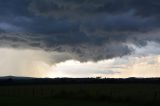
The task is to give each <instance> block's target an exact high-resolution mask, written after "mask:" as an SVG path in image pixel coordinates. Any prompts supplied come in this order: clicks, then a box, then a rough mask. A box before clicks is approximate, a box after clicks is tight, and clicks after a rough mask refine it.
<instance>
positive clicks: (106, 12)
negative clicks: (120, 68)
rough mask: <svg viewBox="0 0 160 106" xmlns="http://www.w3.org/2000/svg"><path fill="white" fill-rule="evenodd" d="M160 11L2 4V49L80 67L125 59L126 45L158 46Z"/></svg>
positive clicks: (58, 2)
mask: <svg viewBox="0 0 160 106" xmlns="http://www.w3.org/2000/svg"><path fill="white" fill-rule="evenodd" d="M159 10H160V1H159V0H154V1H153V0H119V1H118V0H7V1H6V0H1V1H0V13H1V16H0V45H1V46H11V47H16V48H17V47H18V48H41V49H44V50H49V51H58V52H67V53H69V54H71V55H73V57H72V58H74V59H78V60H81V61H88V60H92V61H97V60H102V59H107V58H113V57H119V56H124V55H129V54H130V53H131V52H132V51H133V50H132V48H129V47H128V46H127V44H128V43H132V44H135V45H138V46H144V45H146V42H147V41H156V42H159V41H160V35H159V33H154V32H155V31H154V30H158V29H159V27H160V20H159V19H160V18H159V15H160V13H159ZM148 32H151V33H149V34H148ZM152 33H153V34H152ZM70 58H71V57H70Z"/></svg>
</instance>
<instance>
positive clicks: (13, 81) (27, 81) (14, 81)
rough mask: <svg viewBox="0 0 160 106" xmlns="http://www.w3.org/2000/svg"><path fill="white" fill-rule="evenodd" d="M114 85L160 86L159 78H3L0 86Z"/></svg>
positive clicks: (0, 80)
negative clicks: (140, 84) (147, 84)
mask: <svg viewBox="0 0 160 106" xmlns="http://www.w3.org/2000/svg"><path fill="white" fill-rule="evenodd" d="M114 83H116V84H117V83H151V84H160V78H134V77H132V78H125V79H124V78H118V79H115V78H32V77H17V76H4V77H0V85H40V84H114Z"/></svg>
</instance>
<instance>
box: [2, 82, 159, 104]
mask: <svg viewBox="0 0 160 106" xmlns="http://www.w3.org/2000/svg"><path fill="white" fill-rule="evenodd" d="M0 105H2V106H3V105H5V106H7V105H8V106H9V105H12V106H28V105H30V106H32V105H33V106H34V105H35V106H37V105H38V106H42V105H43V106H54V105H55V106H66V105H69V106H72V105H74V106H75V105H76V106H82V105H83V106H88V105H92V106H103V105H105V106H106V105H107V106H117V105H118V106H128V105H130V106H147V105H149V106H159V105H160V85H158V84H68V85H65V84H63V85H30V86H29V85H28V86H0Z"/></svg>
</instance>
